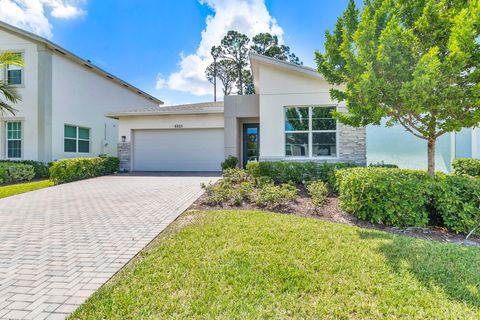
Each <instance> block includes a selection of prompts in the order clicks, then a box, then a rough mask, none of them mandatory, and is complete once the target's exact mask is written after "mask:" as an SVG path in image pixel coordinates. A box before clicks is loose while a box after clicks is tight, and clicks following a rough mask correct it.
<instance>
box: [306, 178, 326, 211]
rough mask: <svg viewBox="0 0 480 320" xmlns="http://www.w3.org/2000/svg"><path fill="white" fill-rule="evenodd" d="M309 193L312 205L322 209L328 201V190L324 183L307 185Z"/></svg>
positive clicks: (314, 182) (315, 182) (316, 182)
mask: <svg viewBox="0 0 480 320" xmlns="http://www.w3.org/2000/svg"><path fill="white" fill-rule="evenodd" d="M307 191H308V194H309V195H310V197H311V198H312V204H313V205H314V206H316V207H320V206H321V205H323V204H324V202H325V200H327V195H328V188H327V185H326V184H325V182H323V181H320V180H318V181H313V182H311V183H309V184H308V185H307Z"/></svg>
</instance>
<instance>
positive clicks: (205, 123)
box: [118, 113, 224, 143]
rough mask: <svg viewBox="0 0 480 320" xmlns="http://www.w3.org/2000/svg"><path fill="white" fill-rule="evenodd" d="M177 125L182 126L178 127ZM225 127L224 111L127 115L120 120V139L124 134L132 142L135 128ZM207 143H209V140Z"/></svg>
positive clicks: (119, 139)
mask: <svg viewBox="0 0 480 320" xmlns="http://www.w3.org/2000/svg"><path fill="white" fill-rule="evenodd" d="M176 126H177V127H178V126H181V128H176ZM223 127H224V122H223V113H208V114H186V115H181V114H180V115H160V116H156V115H145V116H125V117H121V118H120V121H119V130H118V141H122V136H124V137H125V138H126V142H131V138H132V131H133V130H145V129H178V130H182V129H201V128H212V129H214V128H223ZM206 143H208V141H207V142H206Z"/></svg>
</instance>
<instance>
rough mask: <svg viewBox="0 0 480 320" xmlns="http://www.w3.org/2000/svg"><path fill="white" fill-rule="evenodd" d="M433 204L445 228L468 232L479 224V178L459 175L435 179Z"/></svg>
mask: <svg viewBox="0 0 480 320" xmlns="http://www.w3.org/2000/svg"><path fill="white" fill-rule="evenodd" d="M433 205H434V209H435V211H436V213H437V214H438V215H439V216H440V217H441V219H442V221H443V224H444V225H445V226H446V227H447V228H449V229H451V230H453V231H455V232H457V233H469V232H470V231H471V230H473V229H474V228H475V227H477V226H478V225H479V224H480V180H479V179H474V178H471V177H461V176H445V177H442V178H439V179H437V183H436V184H435V192H434V201H433Z"/></svg>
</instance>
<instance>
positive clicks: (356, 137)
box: [258, 64, 366, 163]
mask: <svg viewBox="0 0 480 320" xmlns="http://www.w3.org/2000/svg"><path fill="white" fill-rule="evenodd" d="M258 76H259V86H260V88H261V89H260V90H261V91H260V101H259V104H260V160H267V161H268V160H290V159H291V158H287V157H285V115H284V107H286V106H310V105H318V106H336V107H337V110H340V111H343V110H345V105H344V104H338V103H337V102H336V101H332V100H331V98H330V94H329V90H330V88H331V86H330V85H329V84H328V83H326V82H325V81H324V80H323V79H320V78H318V77H312V76H309V75H306V74H304V73H300V72H294V71H290V70H286V69H283V68H280V67H276V66H271V65H267V64H261V65H260V67H259V73H258ZM337 132H338V133H337V141H338V142H337V148H338V156H337V158H335V159H333V158H302V159H300V160H328V161H356V162H359V163H365V162H366V148H365V140H366V138H365V128H359V129H355V128H351V127H347V126H344V125H340V124H339V125H338V128H337ZM296 159H297V158H296Z"/></svg>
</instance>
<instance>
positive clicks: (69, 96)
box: [0, 22, 163, 162]
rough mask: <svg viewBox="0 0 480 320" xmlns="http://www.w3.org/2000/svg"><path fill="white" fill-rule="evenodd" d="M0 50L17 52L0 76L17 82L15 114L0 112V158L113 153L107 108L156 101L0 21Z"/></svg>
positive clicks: (114, 137) (112, 131)
mask: <svg viewBox="0 0 480 320" xmlns="http://www.w3.org/2000/svg"><path fill="white" fill-rule="evenodd" d="M0 50H1V51H11V52H17V53H18V54H20V55H21V56H22V58H23V60H24V63H25V66H24V67H23V68H20V67H16V66H7V67H6V68H5V70H0V79H3V80H5V81H8V83H9V84H10V85H13V86H15V87H17V88H18V91H19V93H20V95H21V97H22V101H21V102H20V103H18V104H15V105H13V106H14V107H15V109H17V112H16V113H15V115H11V114H8V113H4V114H1V113H0V159H13V160H15V159H17V160H20V159H27V160H38V161H44V162H49V161H53V160H57V159H61V158H70V157H89V156H98V155H101V154H108V155H116V154H117V137H118V128H117V121H116V120H114V119H110V118H106V117H105V114H106V113H107V112H112V111H115V110H119V111H120V110H125V109H129V108H132V107H133V108H138V107H141V108H144V107H157V106H159V105H160V104H163V102H162V101H160V100H158V99H157V98H155V97H153V96H151V95H149V94H147V93H145V92H143V91H142V90H140V89H138V88H135V87H134V86H132V85H130V84H128V83H126V82H125V81H122V80H121V79H119V78H117V77H115V76H113V75H111V74H109V73H108V72H105V71H103V70H102V69H100V68H98V67H96V66H95V65H93V64H92V63H91V62H90V61H87V60H83V59H81V58H79V57H78V56H76V55H74V54H72V53H71V52H69V51H67V50H65V49H63V48H61V47H59V46H58V45H56V44H54V43H52V42H50V41H48V40H46V39H44V38H41V37H38V36H36V35H34V34H31V33H29V32H26V31H23V30H21V29H18V28H16V27H13V26H11V25H8V24H6V23H3V22H0Z"/></svg>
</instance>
